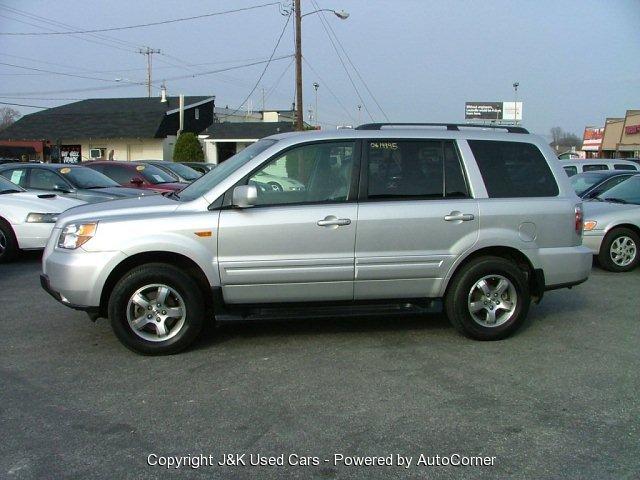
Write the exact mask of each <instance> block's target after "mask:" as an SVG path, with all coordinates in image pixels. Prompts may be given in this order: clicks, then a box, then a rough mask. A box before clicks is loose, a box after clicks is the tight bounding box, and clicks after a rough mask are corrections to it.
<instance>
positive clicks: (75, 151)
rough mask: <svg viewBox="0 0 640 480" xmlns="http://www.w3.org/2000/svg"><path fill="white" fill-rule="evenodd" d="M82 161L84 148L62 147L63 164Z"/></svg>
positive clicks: (61, 158) (61, 160)
mask: <svg viewBox="0 0 640 480" xmlns="http://www.w3.org/2000/svg"><path fill="white" fill-rule="evenodd" d="M81 161H82V147H81V146H80V145H60V162H61V163H80V162H81Z"/></svg>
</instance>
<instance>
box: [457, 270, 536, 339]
mask: <svg viewBox="0 0 640 480" xmlns="http://www.w3.org/2000/svg"><path fill="white" fill-rule="evenodd" d="M530 303H531V296H530V293H529V286H528V283H527V279H526V276H525V274H524V273H523V272H522V270H520V268H519V267H518V266H517V265H515V264H514V263H513V262H510V261H508V260H506V259H504V258H501V257H480V258H477V259H475V260H472V261H471V262H469V263H468V264H466V265H465V266H463V267H462V269H461V270H460V271H459V272H457V273H456V275H455V276H454V278H453V280H452V282H451V285H450V287H449V290H448V292H447V295H446V297H445V311H446V314H447V317H448V318H449V321H450V322H451V323H452V324H453V326H454V327H455V328H456V329H457V330H458V331H460V332H461V333H462V334H464V335H466V336H468V337H470V338H474V339H477V340H499V339H502V338H505V337H507V336H509V335H511V334H512V333H513V332H515V331H516V330H517V329H518V328H519V327H520V326H521V325H522V324H523V323H524V321H525V319H526V317H527V313H528V311H529V305H530Z"/></svg>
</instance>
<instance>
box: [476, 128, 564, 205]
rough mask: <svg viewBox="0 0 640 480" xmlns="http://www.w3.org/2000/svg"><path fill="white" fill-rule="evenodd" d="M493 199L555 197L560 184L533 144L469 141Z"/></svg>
mask: <svg viewBox="0 0 640 480" xmlns="http://www.w3.org/2000/svg"><path fill="white" fill-rule="evenodd" d="M468 143H469V147H470V148H471V151H472V152H473V156H474V157H475V159H476V162H477V164H478V168H479V169H480V173H481V175H482V179H483V180H484V184H485V187H486V189H487V193H488V194H489V197H491V198H518V197H555V196H557V195H558V193H559V190H558V184H557V183H556V179H555V178H554V176H553V173H552V172H551V169H550V168H549V165H548V164H547V160H546V159H545V157H544V155H542V152H541V151H540V149H539V148H538V147H536V146H535V145H533V144H531V143H522V142H503V141H497V140H468Z"/></svg>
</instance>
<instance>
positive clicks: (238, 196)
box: [233, 185, 258, 208]
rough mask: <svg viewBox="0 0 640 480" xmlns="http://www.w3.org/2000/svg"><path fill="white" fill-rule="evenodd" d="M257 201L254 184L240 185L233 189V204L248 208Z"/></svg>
mask: <svg viewBox="0 0 640 480" xmlns="http://www.w3.org/2000/svg"><path fill="white" fill-rule="evenodd" d="M256 203H258V189H257V188H256V186H255V185H240V186H238V187H236V188H234V189H233V205H234V206H236V207H238V208H249V207H252V206H254V205H255V204H256Z"/></svg>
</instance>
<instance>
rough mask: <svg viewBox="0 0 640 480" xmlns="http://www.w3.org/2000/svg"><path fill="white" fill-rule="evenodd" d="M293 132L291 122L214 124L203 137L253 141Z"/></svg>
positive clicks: (203, 133)
mask: <svg viewBox="0 0 640 480" xmlns="http://www.w3.org/2000/svg"><path fill="white" fill-rule="evenodd" d="M293 130H294V128H293V124H292V123H291V122H222V123H212V124H211V125H210V126H209V127H208V128H207V129H206V130H205V131H204V132H202V135H209V136H210V137H211V138H212V139H214V140H232V139H237V140H241V139H242V140H245V139H246V140H250V139H251V140H253V139H259V138H264V137H268V136H269V135H275V134H276V133H284V132H292V131H293Z"/></svg>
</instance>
